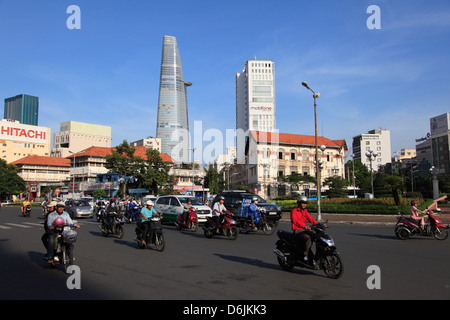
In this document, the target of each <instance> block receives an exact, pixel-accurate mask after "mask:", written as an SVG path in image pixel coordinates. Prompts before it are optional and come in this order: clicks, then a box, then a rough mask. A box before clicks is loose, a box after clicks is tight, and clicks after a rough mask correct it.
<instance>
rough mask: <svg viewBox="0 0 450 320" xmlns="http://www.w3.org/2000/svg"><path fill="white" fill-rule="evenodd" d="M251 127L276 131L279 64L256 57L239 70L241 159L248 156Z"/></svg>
mask: <svg viewBox="0 0 450 320" xmlns="http://www.w3.org/2000/svg"><path fill="white" fill-rule="evenodd" d="M249 130H256V131H265V132H275V131H276V113H275V63H274V62H273V61H271V60H266V59H256V58H255V59H253V60H248V61H247V62H246V63H245V67H244V70H243V71H242V72H241V73H236V131H237V141H236V146H237V158H238V159H240V158H242V157H243V156H244V149H245V139H246V138H245V137H246V136H248V131H249Z"/></svg>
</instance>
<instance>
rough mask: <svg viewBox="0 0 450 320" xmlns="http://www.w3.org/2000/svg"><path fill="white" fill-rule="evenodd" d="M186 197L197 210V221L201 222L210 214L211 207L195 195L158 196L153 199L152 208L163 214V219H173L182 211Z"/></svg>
mask: <svg viewBox="0 0 450 320" xmlns="http://www.w3.org/2000/svg"><path fill="white" fill-rule="evenodd" d="M188 199H191V205H192V206H193V207H194V208H195V209H196V210H197V217H198V222H200V223H203V222H205V221H206V217H211V216H212V212H211V208H210V207H208V206H207V205H205V204H203V203H202V202H201V201H200V200H198V199H197V198H195V197H187V196H178V195H177V196H159V197H158V198H157V199H156V201H155V205H154V208H155V210H156V212H158V213H161V214H162V215H163V217H162V218H163V221H175V220H176V218H177V216H178V215H179V214H180V213H183V210H184V205H185V204H186V203H187V200H188Z"/></svg>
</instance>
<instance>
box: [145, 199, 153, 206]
mask: <svg viewBox="0 0 450 320" xmlns="http://www.w3.org/2000/svg"><path fill="white" fill-rule="evenodd" d="M145 205H146V206H153V201H152V200H147V201H146V202H145Z"/></svg>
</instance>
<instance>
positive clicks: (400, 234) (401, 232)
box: [395, 228, 410, 240]
mask: <svg viewBox="0 0 450 320" xmlns="http://www.w3.org/2000/svg"><path fill="white" fill-rule="evenodd" d="M395 235H396V236H397V238H399V239H400V240H408V239H409V236H410V233H409V232H408V231H407V230H405V229H403V228H400V229H395Z"/></svg>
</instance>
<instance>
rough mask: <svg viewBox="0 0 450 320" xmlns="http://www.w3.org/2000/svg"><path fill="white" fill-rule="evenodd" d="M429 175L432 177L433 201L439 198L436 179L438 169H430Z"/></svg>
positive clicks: (433, 167)
mask: <svg viewBox="0 0 450 320" xmlns="http://www.w3.org/2000/svg"><path fill="white" fill-rule="evenodd" d="M430 173H431V174H432V175H433V199H434V200H436V199H437V198H439V180H438V178H437V175H438V169H437V168H436V167H435V166H432V167H431V168H430Z"/></svg>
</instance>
